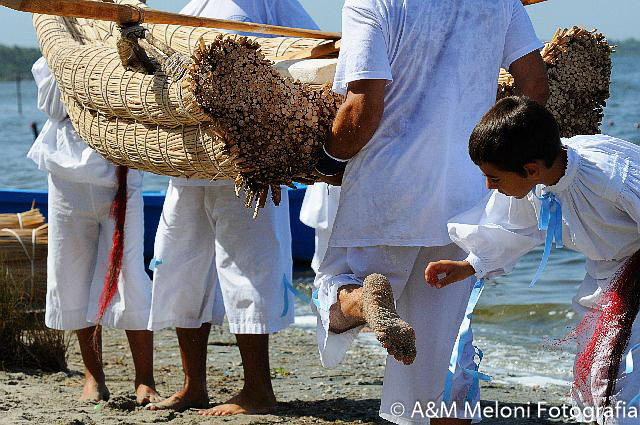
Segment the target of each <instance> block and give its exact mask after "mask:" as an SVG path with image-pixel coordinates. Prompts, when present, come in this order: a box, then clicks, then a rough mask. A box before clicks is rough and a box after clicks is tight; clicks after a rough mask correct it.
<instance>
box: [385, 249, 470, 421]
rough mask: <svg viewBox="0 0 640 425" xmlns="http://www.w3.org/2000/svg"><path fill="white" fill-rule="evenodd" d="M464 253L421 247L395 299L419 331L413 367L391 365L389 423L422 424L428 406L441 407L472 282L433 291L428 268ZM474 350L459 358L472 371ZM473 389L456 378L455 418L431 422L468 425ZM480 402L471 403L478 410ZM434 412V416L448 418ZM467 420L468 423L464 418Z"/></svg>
mask: <svg viewBox="0 0 640 425" xmlns="http://www.w3.org/2000/svg"><path fill="white" fill-rule="evenodd" d="M464 256H466V253H465V252H464V251H462V250H461V249H459V248H457V247H456V246H455V245H447V246H443V247H430V248H422V249H421V250H420V253H419V255H418V258H417V259H416V262H415V263H414V265H413V269H412V271H411V274H410V276H409V279H408V280H407V284H406V286H405V287H404V291H403V292H402V295H401V296H400V297H399V298H398V299H397V303H396V305H397V309H398V312H399V314H400V315H401V316H402V317H403V318H405V319H406V320H407V322H408V323H409V324H411V325H412V326H413V327H414V329H415V330H416V346H417V357H416V360H415V362H414V363H413V364H412V365H410V366H406V365H403V364H400V363H398V362H396V361H394V360H393V359H391V358H390V359H388V360H387V365H386V369H385V377H384V387H383V391H382V401H381V409H380V415H381V416H382V417H383V418H384V419H387V420H389V421H391V422H395V423H399V422H400V423H403V422H404V421H416V420H417V421H422V420H423V419H424V416H426V414H427V413H429V412H428V408H427V405H428V404H429V403H430V402H433V403H436V406H438V407H439V406H440V405H439V403H440V401H441V400H442V394H443V390H444V388H445V379H446V376H447V368H448V365H449V359H450V357H451V351H452V349H453V345H454V342H455V339H456V335H457V333H458V329H459V327H460V323H461V322H462V319H463V317H464V313H465V310H466V306H467V300H468V299H469V295H470V293H471V287H472V285H473V281H472V279H467V280H465V281H463V282H458V283H456V284H455V285H450V286H448V287H446V288H443V289H435V288H432V287H430V286H429V285H427V284H426V283H425V280H424V269H425V267H426V265H427V264H428V263H429V262H430V261H435V260H436V259H442V258H452V259H458V258H464ZM473 354H474V350H473V346H472V345H471V344H466V345H465V347H464V349H463V355H462V357H461V358H460V359H459V361H460V364H461V366H462V367H465V368H472V367H473ZM471 385H472V378H471V376H469V375H466V374H462V373H456V377H455V379H454V381H453V385H452V388H451V400H453V401H456V402H457V403H456V407H457V409H456V410H455V414H456V415H457V418H456V417H453V416H454V415H453V414H451V416H452V417H451V418H431V423H432V424H434V425H449V424H451V425H458V424H460V425H462V424H468V423H470V421H471V418H469V417H468V416H467V414H468V412H467V411H466V409H465V407H466V406H465V404H464V403H465V400H466V398H467V397H468V394H469V390H470V388H471ZM418 402H419V403H420V406H421V410H422V412H424V413H425V415H424V416H423V415H421V414H419V413H413V411H414V407H416V403H418ZM476 402H479V399H475V398H474V399H473V400H471V401H470V406H471V408H472V409H473V408H475V406H476V404H475V403H476ZM396 403H402V405H403V406H404V410H405V411H404V414H403V415H401V418H399V417H398V415H397V414H398V411H397V410H398V409H397V406H395V407H394V404H396ZM438 407H436V408H435V409H433V412H432V413H435V416H448V413H446V412H441V411H439V410H440V409H438ZM460 418H464V419H460Z"/></svg>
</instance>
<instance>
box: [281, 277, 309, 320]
mask: <svg viewBox="0 0 640 425" xmlns="http://www.w3.org/2000/svg"><path fill="white" fill-rule="evenodd" d="M282 285H283V286H284V308H283V309H282V314H281V315H280V317H285V316H286V315H287V313H288V312H289V292H291V293H292V294H293V295H295V296H296V297H298V298H299V299H300V301H302V302H303V303H305V304H309V303H310V300H309V297H307V296H306V295H305V294H303V293H302V292H300V291H298V290H297V289H296V288H294V287H293V285H292V284H291V282H289V279H287V275H282Z"/></svg>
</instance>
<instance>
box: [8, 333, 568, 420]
mask: <svg viewBox="0 0 640 425" xmlns="http://www.w3.org/2000/svg"><path fill="white" fill-rule="evenodd" d="M104 345H105V346H104V362H105V372H106V375H107V383H108V386H109V389H110V391H111V400H110V401H109V402H107V403H101V404H98V405H95V404H91V403H85V402H79V401H76V399H77V397H78V395H79V394H80V390H81V388H82V382H83V375H82V371H83V368H82V361H81V358H80V352H79V348H78V345H77V342H76V341H75V338H73V339H72V341H71V345H70V348H69V358H68V368H69V371H68V372H66V373H65V372H58V373H52V374H50V373H42V372H39V371H30V370H22V371H0V423H1V424H33V423H38V424H56V425H58V424H64V425H83V424H84V425H89V424H118V425H121V424H151V423H170V424H176V425H186V424H196V423H197V424H210V423H211V424H218V423H232V424H330V423H342V424H362V423H388V422H386V421H383V420H381V419H379V418H378V414H377V412H378V407H379V397H380V393H381V389H382V377H383V371H384V361H385V357H384V354H383V353H382V352H381V351H380V350H376V349H372V347H371V346H370V344H368V343H365V342H363V341H360V340H358V341H357V342H356V344H355V345H354V346H353V349H352V350H351V351H350V352H349V353H348V355H347V357H346V358H345V361H344V362H343V363H342V365H341V366H340V367H338V368H336V369H331V370H328V369H322V368H321V366H320V364H319V360H318V355H317V352H316V345H315V335H314V334H313V333H311V332H310V331H308V330H304V329H299V328H295V327H294V328H289V329H287V330H285V331H283V332H280V333H278V334H276V335H273V336H272V338H271V346H270V349H271V371H272V376H273V378H274V379H273V385H274V389H275V392H276V396H277V397H278V406H277V410H276V411H275V412H274V413H273V414H270V415H257V416H234V417H224V418H203V417H200V416H198V415H197V414H196V412H195V411H186V412H183V413H175V412H170V411H162V412H152V411H148V410H145V409H144V408H141V407H138V406H136V404H135V397H134V396H133V384H132V377H133V368H132V362H131V357H130V353H129V349H128V345H127V341H126V337H125V334H124V332H122V331H117V330H112V329H107V330H105V334H104ZM208 356H209V357H208V359H209V360H208V376H207V378H208V383H209V395H210V397H211V402H212V405H213V404H218V403H222V402H224V401H225V400H227V399H228V398H229V397H231V396H232V395H234V394H235V393H236V392H237V391H239V389H240V387H241V385H242V366H241V363H240V355H239V353H238V350H237V347H236V346H235V338H234V337H233V335H231V334H229V333H228V332H227V331H226V330H225V328H223V327H214V328H213V329H212V332H211V337H210V339H209V351H208ZM155 374H156V382H157V387H158V391H159V392H160V393H161V394H162V395H163V396H168V395H170V394H172V392H173V391H175V390H176V389H178V388H179V386H180V384H181V383H182V369H181V366H180V358H179V353H178V345H177V340H176V337H175V332H174V330H173V329H167V330H164V331H161V332H157V333H156V337H155ZM494 378H495V379H494V383H488V384H483V388H482V400H483V403H482V406H483V409H489V411H491V410H493V409H494V408H495V405H496V401H498V407H499V409H502V410H503V415H508V414H509V412H515V410H514V408H515V407H517V406H519V407H520V412H519V413H520V414H518V418H515V419H514V418H512V417H501V416H500V415H499V414H498V415H496V414H495V413H492V414H490V416H491V417H489V418H486V419H485V420H484V421H483V422H482V423H483V424H487V425H493V424H496V425H497V424H500V425H503V424H504V425H506V424H516V425H520V424H522V425H524V424H551V423H558V422H566V421H562V420H560V421H558V420H557V419H554V418H553V417H551V416H553V411H552V412H551V413H552V415H551V416H549V414H546V415H545V414H544V413H545V412H541V413H542V415H540V416H542V417H541V418H538V416H539V415H538V413H539V412H538V409H537V404H538V403H547V404H548V405H549V406H553V405H555V406H559V405H562V403H563V402H567V400H568V399H567V397H566V395H567V392H568V388H567V387H561V386H553V385H547V386H535V385H534V386H523V385H514V384H508V383H500V381H501V379H500V377H494ZM525 409H528V411H527V410H525ZM523 411H525V412H530V414H525V415H524V416H525V417H522V416H523V415H522V412H523ZM547 413H548V411H547ZM496 416H498V417H497V418H496ZM526 416H530V417H526Z"/></svg>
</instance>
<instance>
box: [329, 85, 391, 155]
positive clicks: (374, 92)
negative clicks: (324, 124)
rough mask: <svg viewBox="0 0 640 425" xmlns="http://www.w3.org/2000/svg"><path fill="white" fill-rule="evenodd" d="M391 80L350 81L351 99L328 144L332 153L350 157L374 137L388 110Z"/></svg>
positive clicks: (348, 95)
mask: <svg viewBox="0 0 640 425" xmlns="http://www.w3.org/2000/svg"><path fill="white" fill-rule="evenodd" d="M386 84H387V80H359V81H354V82H352V83H349V88H348V92H347V99H346V100H345V102H344V103H343V104H342V106H341V107H340V109H339V110H338V114H337V115H336V119H335V121H334V122H333V128H332V130H331V136H330V137H329V140H327V142H326V144H325V148H326V150H327V152H328V153H329V155H331V156H333V157H335V158H339V159H350V158H352V157H353V156H355V155H356V154H357V153H358V152H360V150H361V149H362V148H363V147H364V146H365V145H366V144H367V143H368V142H369V140H371V137H372V136H373V134H374V133H375V131H376V130H377V129H378V126H379V125H380V120H381V119H382V113H383V112H384V88H385V86H386Z"/></svg>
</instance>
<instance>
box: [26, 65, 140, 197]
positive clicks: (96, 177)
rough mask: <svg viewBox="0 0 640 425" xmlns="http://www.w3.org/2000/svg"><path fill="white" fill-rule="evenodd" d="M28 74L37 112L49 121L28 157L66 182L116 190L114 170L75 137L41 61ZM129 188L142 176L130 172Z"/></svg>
mask: <svg viewBox="0 0 640 425" xmlns="http://www.w3.org/2000/svg"><path fill="white" fill-rule="evenodd" d="M31 72H32V74H33V77H34V79H35V81H36V84H37V86H38V109H40V110H41V111H42V112H44V113H45V114H46V115H47V117H48V118H49V120H48V121H47V122H46V123H45V124H44V126H43V127H42V131H41V132H40V134H39V135H38V137H37V139H36V141H35V142H34V143H33V145H32V146H31V149H30V150H29V152H28V153H27V157H28V158H29V159H31V160H32V161H33V162H35V163H36V165H37V166H38V168H39V169H40V170H44V171H48V172H49V173H52V174H54V175H56V176H58V177H62V178H64V179H65V180H70V181H73V182H76V183H89V184H95V185H98V186H107V187H115V186H117V180H116V173H115V170H116V168H115V166H114V165H113V164H111V163H109V162H108V161H107V160H105V159H104V158H102V156H100V154H99V153H98V152H96V151H94V150H93V149H91V148H90V147H89V146H87V144H86V143H85V142H84V141H83V140H82V139H81V138H80V136H78V134H77V133H76V131H75V130H74V128H73V125H72V124H71V120H70V119H69V116H68V115H67V110H66V109H65V107H64V103H62V99H61V97H60V90H59V89H58V86H57V84H56V80H55V78H54V77H53V75H52V74H51V70H50V69H49V67H48V66H47V62H46V61H45V59H44V58H40V59H38V60H37V61H36V63H34V64H33V67H32V68H31ZM127 183H128V185H129V186H130V187H136V188H139V187H142V172H140V171H135V170H129V175H128V179H127Z"/></svg>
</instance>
